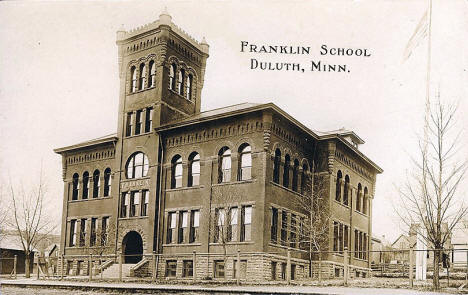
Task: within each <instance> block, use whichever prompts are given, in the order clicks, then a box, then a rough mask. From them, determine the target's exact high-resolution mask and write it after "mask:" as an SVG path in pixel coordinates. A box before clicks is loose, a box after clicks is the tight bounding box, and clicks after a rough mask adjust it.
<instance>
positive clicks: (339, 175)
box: [335, 170, 343, 202]
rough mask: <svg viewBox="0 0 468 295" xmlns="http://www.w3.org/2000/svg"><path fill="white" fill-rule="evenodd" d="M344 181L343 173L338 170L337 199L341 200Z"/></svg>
mask: <svg viewBox="0 0 468 295" xmlns="http://www.w3.org/2000/svg"><path fill="white" fill-rule="evenodd" d="M342 182H343V174H341V170H338V173H337V174H336V194H335V200H337V201H338V202H341V183H342Z"/></svg>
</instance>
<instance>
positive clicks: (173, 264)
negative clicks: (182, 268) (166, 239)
mask: <svg viewBox="0 0 468 295" xmlns="http://www.w3.org/2000/svg"><path fill="white" fill-rule="evenodd" d="M176 273H177V260H166V277H170V278H175V276H176Z"/></svg>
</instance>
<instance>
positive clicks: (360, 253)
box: [359, 232, 363, 259]
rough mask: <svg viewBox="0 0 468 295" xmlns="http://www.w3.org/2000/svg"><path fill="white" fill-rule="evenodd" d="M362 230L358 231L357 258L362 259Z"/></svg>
mask: <svg viewBox="0 0 468 295" xmlns="http://www.w3.org/2000/svg"><path fill="white" fill-rule="evenodd" d="M362 256H363V255H362V232H359V258H361V259H362Z"/></svg>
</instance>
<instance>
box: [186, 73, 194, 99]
mask: <svg viewBox="0 0 468 295" xmlns="http://www.w3.org/2000/svg"><path fill="white" fill-rule="evenodd" d="M192 81H193V76H192V74H189V75H188V76H187V89H186V90H185V95H186V98H187V99H188V100H190V101H191V100H192Z"/></svg>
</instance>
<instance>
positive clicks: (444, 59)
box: [0, 0, 468, 241]
mask: <svg viewBox="0 0 468 295" xmlns="http://www.w3.org/2000/svg"><path fill="white" fill-rule="evenodd" d="M164 7H166V8H167V11H168V12H169V14H170V15H171V16H172V21H173V22H174V23H175V24H177V25H178V26H179V27H181V28H182V29H183V30H185V31H186V32H188V34H190V35H191V36H193V37H194V38H195V39H197V40H200V41H201V40H202V38H203V37H205V38H206V41H207V42H208V44H209V45H210V57H209V58H208V61H207V67H206V74H205V83H204V88H203V92H202V110H209V109H213V108H218V107H223V106H228V105H232V104H237V103H242V102H254V103H266V102H273V103H275V104H276V105H278V106H279V107H281V108H283V109H284V110H285V111H286V112H287V113H289V114H290V115H292V116H293V117H295V118H296V119H298V120H299V121H300V122H302V123H303V124H305V125H306V126H308V127H309V128H310V129H312V130H318V131H327V130H336V129H339V128H342V127H344V128H346V129H351V130H353V131H354V132H355V133H356V134H358V135H359V136H360V137H361V138H363V139H364V140H365V141H366V143H365V144H363V145H362V146H361V147H360V150H361V151H362V152H363V153H365V154H366V155H367V156H368V157H369V158H370V159H372V160H373V161H374V162H375V163H377V164H378V165H379V166H380V167H382V168H383V169H384V172H383V174H381V175H378V177H377V184H376V192H375V196H374V204H373V205H374V208H373V210H374V211H373V212H374V213H373V216H374V217H373V231H374V234H375V235H377V236H381V235H385V236H386V238H387V239H388V240H390V241H392V240H393V239H395V238H397V237H398V235H399V234H400V233H401V232H402V230H403V228H402V227H400V225H399V223H398V219H397V218H396V216H395V213H394V210H393V204H394V202H395V200H396V199H398V192H397V188H398V187H400V186H401V185H402V184H403V183H404V181H405V177H406V174H407V173H408V171H411V169H412V165H411V161H410V157H411V156H413V157H414V156H416V155H417V147H418V146H417V139H418V135H421V134H422V130H423V129H422V128H423V118H424V101H425V95H426V72H427V71H426V69H427V39H424V40H421V44H420V45H419V46H418V47H416V48H415V49H414V50H413V52H412V55H411V56H410V57H409V58H408V59H407V60H404V59H403V52H404V49H405V47H406V45H407V43H408V41H409V39H410V37H411V35H412V34H413V32H414V30H415V28H416V26H417V24H418V23H419V21H420V19H421V17H422V16H423V14H424V12H425V11H426V8H427V1H425V0H405V1H403V0H394V1H391V0H378V1H376V0H360V1H352V0H334V1H325V0H324V1H318V0H316V1H270V2H266V1H251V2H250V1H249V2H247V1H189V0H187V1H164V2H161V1H138V2H136V1H83V2H78V1H2V2H0V38H1V40H2V41H1V42H0V55H1V58H0V109H1V110H2V111H1V112H0V126H1V128H0V142H1V144H0V181H1V182H2V183H3V184H5V183H9V182H12V183H15V184H16V183H24V184H27V185H30V184H32V183H34V182H37V179H38V175H39V173H40V170H41V167H42V171H43V173H44V175H45V177H46V180H47V187H48V196H49V198H50V200H51V202H50V204H49V205H50V208H49V209H52V210H53V213H52V214H54V215H55V216H56V217H57V220H59V218H60V216H61V204H62V198H63V196H62V194H63V182H62V177H61V157H60V156H59V155H57V154H55V153H54V152H53V149H54V148H57V147H63V146H67V145H70V144H74V143H77V142H81V141H85V140H88V139H92V138H96V137H100V136H103V135H107V134H111V133H114V132H116V129H117V110H118V97H119V93H118V90H119V79H118V65H117V46H116V44H115V40H116V31H117V30H118V29H119V28H121V27H122V26H123V27H124V28H125V29H126V30H129V29H132V28H136V27H138V26H141V25H144V24H146V23H150V22H153V21H155V20H157V19H158V17H159V15H160V13H161V12H162V11H163V9H164ZM432 16H433V17H432V25H433V26H432V27H433V31H432V59H431V84H430V85H431V87H430V93H431V97H434V96H435V93H436V90H437V89H439V91H440V95H441V97H442V99H443V100H444V101H452V102H453V101H455V102H457V103H458V114H457V115H458V116H457V127H458V128H459V129H461V130H462V131H463V132H465V133H464V135H462V137H461V138H460V141H461V143H462V145H461V146H462V147H461V149H460V155H462V156H464V157H465V158H466V156H467V155H468V148H466V147H467V146H468V136H467V135H466V131H467V130H466V126H468V118H467V116H466V114H468V101H467V97H468V96H467V95H468V87H467V85H468V83H467V82H468V72H467V68H468V55H467V54H466V52H468V41H466V36H467V32H468V1H466V0H452V1H439V0H434V1H433V14H432ZM241 41H247V42H249V44H256V45H258V46H261V45H278V46H281V45H286V46H304V47H310V54H308V55H286V54H265V53H263V54H262V53H250V52H241ZM322 45H326V46H327V48H353V49H367V52H368V53H369V54H370V56H369V57H362V56H331V55H321V53H320V51H321V47H322ZM251 59H256V60H258V61H268V62H289V63H300V64H301V67H303V68H304V72H297V71H263V70H259V69H251V68H250V67H251ZM312 61H315V62H318V61H321V62H322V64H323V63H325V64H346V67H347V69H348V70H349V72H344V73H343V72H341V73H338V72H318V71H311V62H312ZM466 188H468V186H467V185H466V182H465V183H464V184H463V186H462V190H461V191H460V194H461V195H462V196H465V194H466V193H465V192H466V191H467V189H466Z"/></svg>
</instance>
